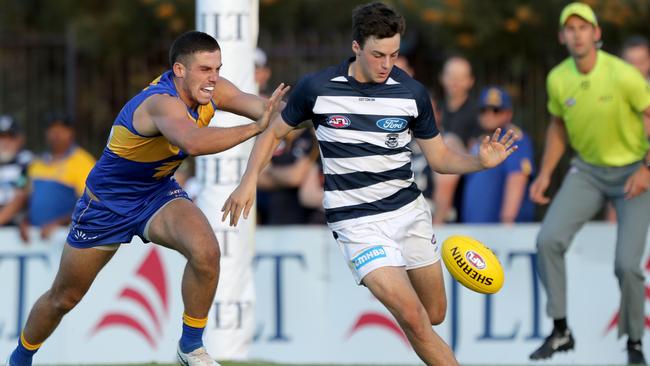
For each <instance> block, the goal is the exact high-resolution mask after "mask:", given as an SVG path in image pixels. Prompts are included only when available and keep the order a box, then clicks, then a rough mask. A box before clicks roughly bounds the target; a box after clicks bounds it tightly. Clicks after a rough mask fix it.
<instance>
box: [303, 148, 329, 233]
mask: <svg viewBox="0 0 650 366" xmlns="http://www.w3.org/2000/svg"><path fill="white" fill-rule="evenodd" d="M324 186H325V175H324V174H323V163H322V161H321V159H320V158H318V159H317V160H316V164H314V165H313V166H312V167H311V169H309V171H308V172H307V175H306V176H305V179H304V180H303V182H302V183H301V184H300V187H299V188H298V200H299V201H300V204H301V205H302V206H303V207H305V208H307V209H309V210H310V212H309V217H308V219H307V224H318V225H324V224H326V223H327V220H326V218H325V208H324V207H323V197H324V195H325V191H324Z"/></svg>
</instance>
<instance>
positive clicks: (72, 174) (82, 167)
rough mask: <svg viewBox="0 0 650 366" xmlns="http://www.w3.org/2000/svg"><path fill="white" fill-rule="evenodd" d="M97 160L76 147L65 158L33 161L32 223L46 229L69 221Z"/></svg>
mask: <svg viewBox="0 0 650 366" xmlns="http://www.w3.org/2000/svg"><path fill="white" fill-rule="evenodd" d="M94 164H95V159H94V158H93V157H92V155H90V153H88V152H87V151H86V150H84V149H82V148H80V147H77V146H73V147H72V148H70V150H69V151H68V152H67V154H66V155H65V157H64V158H62V159H57V160H54V159H52V156H51V155H50V154H45V155H44V156H43V157H40V158H36V159H34V160H33V161H32V162H31V164H29V166H28V168H27V176H28V177H29V181H30V183H31V193H30V197H29V222H30V224H32V225H34V226H43V225H46V224H48V223H50V222H52V221H53V220H57V219H60V218H62V217H63V216H66V217H70V213H71V212H72V210H73V208H74V207H75V202H76V201H77V199H78V198H79V197H81V195H82V194H83V191H84V182H85V181H86V177H87V176H88V172H90V170H91V169H92V167H93V165H94Z"/></svg>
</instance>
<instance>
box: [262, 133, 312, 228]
mask: <svg viewBox="0 0 650 366" xmlns="http://www.w3.org/2000/svg"><path fill="white" fill-rule="evenodd" d="M317 158H318V145H317V144H316V139H315V137H314V135H313V133H312V132H311V129H310V128H303V129H297V130H295V131H292V132H291V133H290V134H288V135H287V136H286V137H285V138H284V139H283V140H282V141H281V142H280V145H278V148H277V149H276V150H275V152H274V153H273V156H272V157H271V164H269V166H267V167H266V169H264V170H263V171H262V173H261V174H260V177H259V180H258V190H263V191H266V192H268V193H267V199H268V212H266V213H264V214H265V216H266V217H264V218H262V219H263V220H262V224H267V225H293V224H308V223H310V222H309V218H310V217H311V215H312V211H314V210H315V209H313V208H308V207H305V206H303V205H302V204H301V203H300V199H299V197H298V189H299V188H300V186H301V184H302V183H303V182H304V181H305V178H306V177H307V175H308V173H309V172H310V170H312V169H313V168H314V167H317V164H316V163H315V161H316V159H317ZM280 208H281V209H280Z"/></svg>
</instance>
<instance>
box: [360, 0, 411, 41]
mask: <svg viewBox="0 0 650 366" xmlns="http://www.w3.org/2000/svg"><path fill="white" fill-rule="evenodd" d="M405 29H406V22H405V21H404V17H402V16H401V15H400V14H398V13H396V12H395V10H393V9H392V8H391V7H389V6H388V5H386V4H382V3H380V2H373V3H369V4H365V5H360V6H358V7H356V8H355V9H354V11H353V12H352V39H353V40H355V41H357V43H359V46H361V47H362V48H363V45H364V43H365V42H366V40H367V39H368V38H369V37H372V36H375V37H376V38H378V39H382V38H390V37H392V36H394V35H395V34H397V33H399V34H400V35H404V30H405Z"/></svg>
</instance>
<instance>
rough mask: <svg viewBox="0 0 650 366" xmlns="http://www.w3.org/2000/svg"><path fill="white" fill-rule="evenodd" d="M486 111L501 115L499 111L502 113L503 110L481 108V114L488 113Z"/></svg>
mask: <svg viewBox="0 0 650 366" xmlns="http://www.w3.org/2000/svg"><path fill="white" fill-rule="evenodd" d="M488 111H490V112H492V113H495V114H496V113H501V111H503V108H499V107H483V108H481V113H485V112H488Z"/></svg>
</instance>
